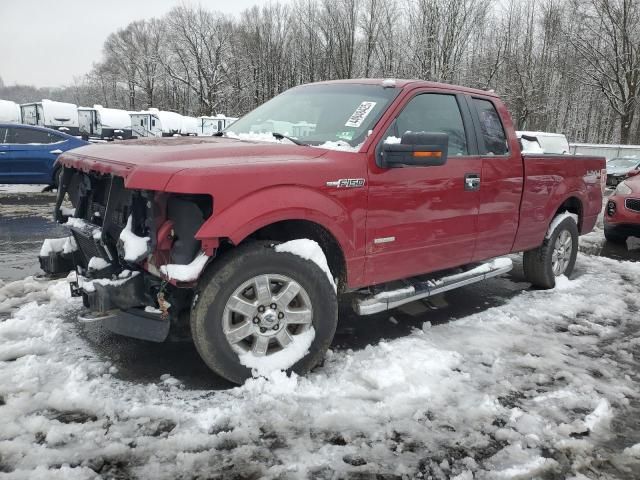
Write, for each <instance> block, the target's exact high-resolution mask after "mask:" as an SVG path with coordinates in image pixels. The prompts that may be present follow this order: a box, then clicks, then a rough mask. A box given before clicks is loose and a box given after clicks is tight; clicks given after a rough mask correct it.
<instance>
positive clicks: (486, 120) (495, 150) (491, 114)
mask: <svg viewBox="0 0 640 480" xmlns="http://www.w3.org/2000/svg"><path fill="white" fill-rule="evenodd" d="M473 104H474V105H475V107H476V111H477V112H478V118H479V120H480V132H481V134H482V140H484V149H482V145H481V146H480V147H481V153H482V154H483V155H506V154H507V153H509V143H508V142H507V135H506V134H505V133H504V128H503V126H502V122H501V121H500V115H498V111H497V110H496V107H495V106H494V105H493V103H492V102H490V101H489V100H483V99H481V98H474V99H473Z"/></svg>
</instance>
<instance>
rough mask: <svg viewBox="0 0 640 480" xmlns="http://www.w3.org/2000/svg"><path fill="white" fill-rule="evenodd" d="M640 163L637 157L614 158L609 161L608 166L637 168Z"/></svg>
mask: <svg viewBox="0 0 640 480" xmlns="http://www.w3.org/2000/svg"><path fill="white" fill-rule="evenodd" d="M638 163H640V160H638V159H637V158H612V159H611V160H609V161H608V162H607V167H609V168H611V167H614V168H635V167H636V165H638Z"/></svg>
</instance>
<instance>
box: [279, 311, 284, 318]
mask: <svg viewBox="0 0 640 480" xmlns="http://www.w3.org/2000/svg"><path fill="white" fill-rule="evenodd" d="M278 318H279V319H281V320H282V319H283V318H284V313H282V312H280V313H279V314H278Z"/></svg>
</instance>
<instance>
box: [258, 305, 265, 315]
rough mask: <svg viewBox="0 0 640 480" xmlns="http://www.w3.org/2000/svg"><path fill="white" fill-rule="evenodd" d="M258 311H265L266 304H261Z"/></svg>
mask: <svg viewBox="0 0 640 480" xmlns="http://www.w3.org/2000/svg"><path fill="white" fill-rule="evenodd" d="M258 311H259V312H260V313H263V312H264V305H260V306H259V307H258Z"/></svg>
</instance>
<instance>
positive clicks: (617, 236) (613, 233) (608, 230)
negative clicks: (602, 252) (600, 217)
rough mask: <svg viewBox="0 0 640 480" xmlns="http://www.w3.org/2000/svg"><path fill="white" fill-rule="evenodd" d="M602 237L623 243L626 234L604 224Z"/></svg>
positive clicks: (612, 241) (608, 240) (625, 239)
mask: <svg viewBox="0 0 640 480" xmlns="http://www.w3.org/2000/svg"><path fill="white" fill-rule="evenodd" d="M604 238H605V239H606V240H607V242H611V243H625V242H626V241H627V236H626V235H624V234H622V233H620V232H619V231H618V230H616V228H615V227H609V226H607V225H605V226H604Z"/></svg>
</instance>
